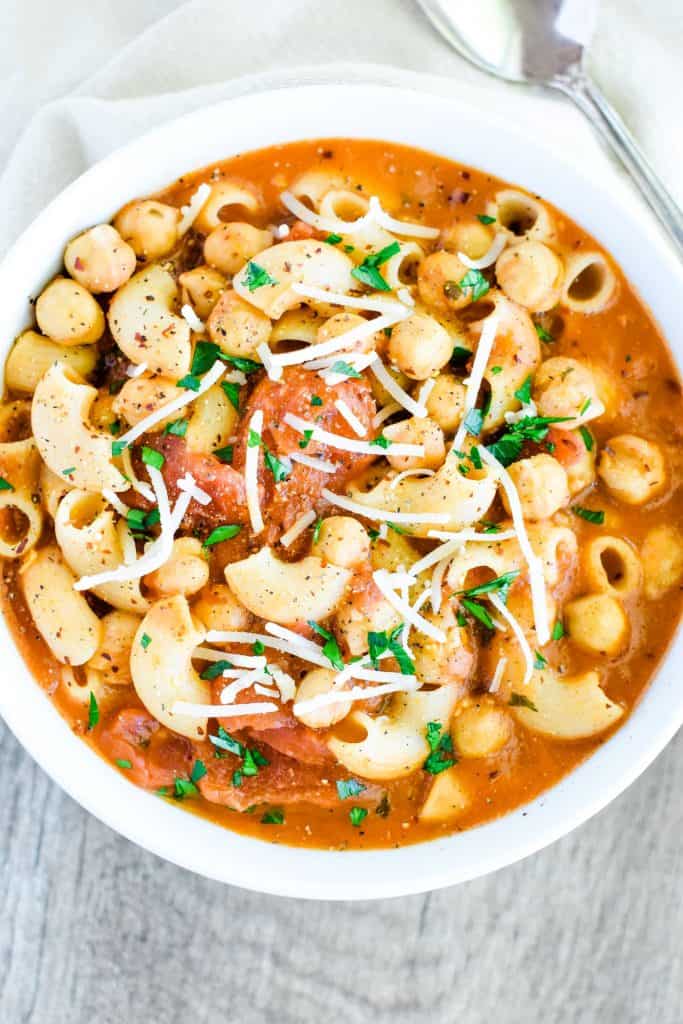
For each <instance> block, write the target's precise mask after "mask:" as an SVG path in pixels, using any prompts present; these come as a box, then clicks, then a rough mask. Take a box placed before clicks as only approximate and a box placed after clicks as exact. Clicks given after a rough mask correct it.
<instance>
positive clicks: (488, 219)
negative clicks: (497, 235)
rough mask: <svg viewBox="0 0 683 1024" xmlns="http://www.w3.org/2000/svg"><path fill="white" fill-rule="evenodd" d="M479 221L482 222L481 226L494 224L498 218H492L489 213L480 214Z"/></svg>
mask: <svg viewBox="0 0 683 1024" xmlns="http://www.w3.org/2000/svg"><path fill="white" fill-rule="evenodd" d="M477 220H478V221H479V222H480V224H494V223H495V220H496V218H495V217H490V216H489V215H488V213H478V214H477Z"/></svg>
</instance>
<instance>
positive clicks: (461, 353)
mask: <svg viewBox="0 0 683 1024" xmlns="http://www.w3.org/2000/svg"><path fill="white" fill-rule="evenodd" d="M471 355H472V350H471V349H469V348H463V346H462V345H456V346H455V348H454V349H453V351H452V352H451V362H452V363H455V365H456V366H464V365H465V363H466V362H467V360H468V359H469V358H470V357H471Z"/></svg>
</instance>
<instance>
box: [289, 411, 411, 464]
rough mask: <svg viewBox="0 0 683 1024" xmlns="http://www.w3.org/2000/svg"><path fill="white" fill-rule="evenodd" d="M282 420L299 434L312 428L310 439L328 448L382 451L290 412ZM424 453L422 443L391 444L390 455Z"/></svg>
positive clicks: (370, 451)
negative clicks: (332, 431) (334, 432)
mask: <svg viewBox="0 0 683 1024" xmlns="http://www.w3.org/2000/svg"><path fill="white" fill-rule="evenodd" d="M283 420H284V422H285V423H286V424H287V425H288V426H290V427H293V429H294V430H298V431H299V433H300V434H304V433H305V432H306V431H308V430H312V431H313V433H312V434H311V439H312V440H313V441H320V443H321V444H325V445H327V446H328V447H330V448H339V449H340V450H341V451H345V452H357V453H358V454H359V455H381V454H382V452H383V449H382V448H380V446H379V445H376V444H375V445H373V444H371V443H370V442H369V441H355V440H354V439H353V438H351V437H344V436H343V435H342V434H333V433H331V432H330V431H329V430H323V429H322V428H321V427H319V426H318V425H317V424H316V423H314V422H312V421H311V420H304V419H302V418H301V417H300V416H295V415H293V413H291V412H288V413H285V415H284V416H283ZM424 453H425V450H424V445H422V444H398V443H397V444H392V445H391V454H392V455H417V456H420V457H421V456H423V455H424Z"/></svg>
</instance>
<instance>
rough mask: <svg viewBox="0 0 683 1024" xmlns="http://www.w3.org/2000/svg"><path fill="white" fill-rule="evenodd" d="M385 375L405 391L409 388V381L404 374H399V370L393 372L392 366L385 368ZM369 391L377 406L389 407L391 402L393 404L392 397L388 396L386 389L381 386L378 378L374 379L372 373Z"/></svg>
mask: <svg viewBox="0 0 683 1024" xmlns="http://www.w3.org/2000/svg"><path fill="white" fill-rule="evenodd" d="M387 373H388V374H390V376H391V377H393V379H394V380H395V381H396V383H397V384H398V385H399V387H401V388H403V390H404V391H407V390H408V388H409V387H410V381H409V380H408V378H407V377H406V375H405V373H401V371H400V370H395V369H394V368H393V366H387ZM370 390H371V391H372V394H373V397H374V399H375V401H376V402H377V403H378V405H389V404H390V403H391V402H395V399H394V397H393V395H390V394H389V392H388V391H387V389H386V388H385V387H384V384H382V382H381V380H379V378H378V377H375V375H374V373H373V374H372V375H371V377H370Z"/></svg>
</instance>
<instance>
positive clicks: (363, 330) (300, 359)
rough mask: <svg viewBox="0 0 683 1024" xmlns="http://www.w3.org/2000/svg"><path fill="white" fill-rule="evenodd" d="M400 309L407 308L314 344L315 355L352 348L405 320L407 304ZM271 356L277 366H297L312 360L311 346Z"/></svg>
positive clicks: (367, 321) (325, 354)
mask: <svg viewBox="0 0 683 1024" xmlns="http://www.w3.org/2000/svg"><path fill="white" fill-rule="evenodd" d="M400 309H402V310H405V312H402V313H400V314H399V313H386V314H383V315H382V316H378V317H376V319H375V320H365V321H364V322H363V323H362V324H358V326H357V327H352V328H351V330H350V331H345V332H344V333H343V334H338V335H337V336H336V337H335V338H330V340H329V341H321V342H319V343H316V345H315V346H314V348H315V355H316V356H317V357H321V356H327V355H331V353H332V352H339V351H340V350H341V349H347V348H350V347H351V346H352V345H355V344H357V343H358V342H359V341H364V340H365V339H366V338H370V337H372V335H373V334H376V333H377V331H382V330H384V328H385V327H393V326H394V324H397V323H398V322H399V320H403V319H404V318H405V316H406V315H407V310H406V309H405V306H401V307H400ZM271 358H272V360H273V363H274V364H275V365H277V366H296V365H297V364H299V363H306V362H308V361H309V360H310V358H311V346H310V345H305V346H304V347H303V348H298V349H295V351H294V352H277V353H276V354H275V355H273V356H272V357H271Z"/></svg>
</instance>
